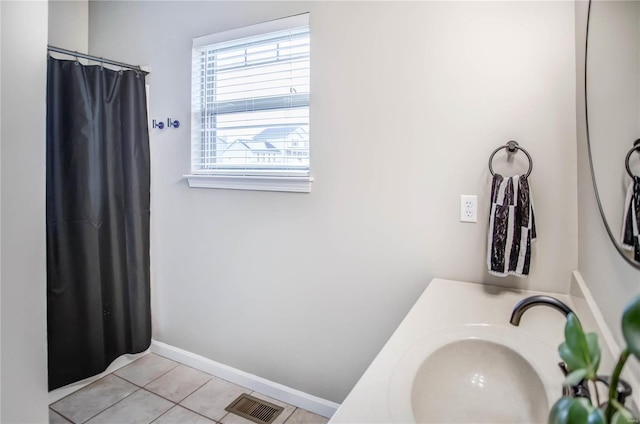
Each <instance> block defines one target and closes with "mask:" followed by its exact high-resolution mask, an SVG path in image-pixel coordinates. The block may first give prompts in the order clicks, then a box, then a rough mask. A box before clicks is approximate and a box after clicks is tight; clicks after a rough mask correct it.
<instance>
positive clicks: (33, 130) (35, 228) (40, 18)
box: [0, 1, 48, 423]
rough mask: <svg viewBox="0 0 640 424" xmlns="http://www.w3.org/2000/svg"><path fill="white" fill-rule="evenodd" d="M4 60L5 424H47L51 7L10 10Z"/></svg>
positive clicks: (0, 178)
mask: <svg viewBox="0 0 640 424" xmlns="http://www.w3.org/2000/svg"><path fill="white" fill-rule="evenodd" d="M1 20H2V21H1V25H0V27H1V32H2V36H1V37H0V38H1V43H2V46H1V48H0V52H1V53H0V55H1V57H2V59H1V62H2V73H1V81H0V86H1V87H2V88H1V91H2V102H1V103H2V106H1V109H2V118H1V124H0V128H1V129H0V132H1V136H0V137H1V139H2V145H1V147H0V158H1V159H0V200H1V203H2V210H1V213H0V232H1V234H2V241H1V243H0V262H1V263H2V269H1V270H0V281H1V284H2V286H1V291H2V300H1V303H2V307H1V314H2V315H1V317H0V322H1V330H0V334H1V335H2V336H1V342H2V348H1V352H2V353H1V362H0V372H1V376H2V378H1V384H0V386H1V398H0V403H1V404H2V416H1V417H0V421H1V422H3V423H45V422H47V421H48V415H47V359H46V263H45V85H46V65H47V64H46V54H47V52H46V49H47V2H17V1H16V2H13V1H3V2H2V16H1Z"/></svg>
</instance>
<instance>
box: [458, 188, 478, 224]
mask: <svg viewBox="0 0 640 424" xmlns="http://www.w3.org/2000/svg"><path fill="white" fill-rule="evenodd" d="M460 222H478V196H476V195H475V194H461V195H460Z"/></svg>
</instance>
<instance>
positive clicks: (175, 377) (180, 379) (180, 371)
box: [145, 365, 213, 403]
mask: <svg viewBox="0 0 640 424" xmlns="http://www.w3.org/2000/svg"><path fill="white" fill-rule="evenodd" d="M211 378H213V377H212V376H211V375H209V374H206V373H203V372H202V371H198V370H196V369H193V368H191V367H187V366H184V365H178V366H177V367H175V368H174V369H172V370H171V371H169V372H168V373H166V374H165V375H163V376H162V377H160V378H158V379H156V380H154V381H152V382H151V383H149V384H147V385H146V386H145V389H147V390H149V391H150V392H153V393H155V394H157V395H160V396H162V397H163V398H166V399H169V400H170V401H173V402H176V403H178V402H181V401H182V400H184V398H186V397H187V396H189V395H190V394H191V393H193V392H195V391H196V390H197V389H199V388H200V387H201V386H202V385H203V384H204V383H206V382H207V381H209V380H211Z"/></svg>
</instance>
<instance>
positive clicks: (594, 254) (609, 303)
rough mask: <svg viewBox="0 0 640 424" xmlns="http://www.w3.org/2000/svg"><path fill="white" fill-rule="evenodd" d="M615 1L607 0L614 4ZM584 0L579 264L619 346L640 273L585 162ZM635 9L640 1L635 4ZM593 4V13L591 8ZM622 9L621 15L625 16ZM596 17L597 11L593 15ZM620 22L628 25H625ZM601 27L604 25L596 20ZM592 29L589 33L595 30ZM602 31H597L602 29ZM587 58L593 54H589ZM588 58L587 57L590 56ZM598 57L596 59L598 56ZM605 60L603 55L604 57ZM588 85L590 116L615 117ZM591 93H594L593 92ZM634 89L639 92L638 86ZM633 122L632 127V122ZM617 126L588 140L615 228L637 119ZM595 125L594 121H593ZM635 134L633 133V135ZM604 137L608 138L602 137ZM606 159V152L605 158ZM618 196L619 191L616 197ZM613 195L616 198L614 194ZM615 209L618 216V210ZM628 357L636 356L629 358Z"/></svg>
mask: <svg viewBox="0 0 640 424" xmlns="http://www.w3.org/2000/svg"><path fill="white" fill-rule="evenodd" d="M614 3H618V2H611V4H612V5H613V4H614ZM619 3H620V4H621V5H624V7H625V8H626V7H630V6H633V5H634V3H635V2H619ZM587 6H588V4H587V2H586V1H577V2H576V3H575V7H576V13H575V16H576V26H575V28H576V72H577V73H576V75H577V77H576V87H577V96H576V111H577V135H578V137H577V142H578V224H579V225H578V240H579V244H578V270H579V271H580V273H581V274H582V277H583V278H584V280H585V281H586V283H587V284H588V286H589V289H590V290H591V292H592V294H593V296H594V297H595V299H596V300H597V302H598V306H599V307H600V309H601V311H602V314H603V316H604V318H605V320H606V322H607V325H608V326H609V328H610V329H611V330H612V332H613V335H614V337H615V338H616V340H617V342H618V344H619V345H620V346H623V345H624V340H623V337H622V332H621V328H620V317H621V315H622V311H623V309H624V307H625V306H626V304H627V303H629V301H630V300H631V299H632V298H633V297H634V296H636V295H637V294H638V293H639V292H640V274H639V273H638V271H637V270H635V269H634V268H632V267H631V266H629V265H628V264H627V263H625V262H624V260H623V259H622V258H621V257H620V256H619V255H618V253H617V252H616V251H615V250H614V247H613V246H612V245H611V241H610V240H609V238H608V236H607V234H606V232H605V229H604V226H603V224H602V221H601V218H600V214H599V212H598V209H597V205H596V200H595V195H594V191H593V187H592V184H591V174H590V171H589V162H588V157H587V144H586V142H587V140H586V123H585V109H584V98H585V93H584V60H585V54H584V53H585V52H584V46H585V34H586V22H587ZM635 7H636V9H638V4H636V5H635ZM595 11H596V10H595V9H594V13H595ZM628 17H629V16H628V15H627V16H626V17H625V16H624V15H623V16H621V18H628ZM597 18H599V17H597ZM624 22H626V23H627V24H628V25H627V26H625V24H624ZM636 25H637V20H635V21H634V20H629V19H620V20H618V21H617V24H616V25H614V26H612V31H611V36H619V35H623V34H624V35H628V34H629V33H634V32H635V34H637V33H638V27H637V26H636ZM600 28H602V27H601V26H600ZM595 35H596V33H592V36H595ZM600 35H601V34H600ZM629 45H632V44H631V43H629V42H628V41H627V42H626V43H625V42H612V43H611V46H610V49H613V46H618V48H621V49H623V48H625V47H626V46H629ZM627 53H628V55H627V56H628V58H629V59H631V58H633V52H627ZM635 54H636V57H635V63H636V64H637V63H638V56H637V55H638V54H640V52H635ZM591 58H595V56H593V54H592V55H591ZM591 58H590V59H591ZM598 62H600V61H598ZM602 62H605V61H602ZM596 64H597V65H598V66H603V67H604V66H605V65H606V63H596ZM602 71H603V69H599V68H598V67H595V68H591V67H590V74H589V78H590V81H592V78H593V79H599V81H602V82H606V84H609V85H610V87H609V88H608V90H610V91H616V90H618V89H619V87H621V86H622V88H623V91H625V90H624V88H625V87H635V89H634V90H630V89H628V90H627V92H632V91H635V90H636V89H637V86H638V80H634V81H629V80H628V79H625V78H622V77H621V76H620V74H616V77H615V78H606V76H605V75H603V74H602ZM592 91H593V93H592V92H591V91H590V112H589V113H590V116H591V118H593V119H594V121H596V119H597V121H598V124H600V123H601V122H602V121H603V120H606V121H609V122H617V119H618V118H619V117H618V116H617V115H616V114H617V113H616V111H618V110H619V109H618V107H619V106H620V105H613V107H609V110H608V111H607V109H606V108H600V109H597V108H596V106H597V103H598V100H599V99H598V98H597V97H596V96H597V95H598V92H597V91H595V90H592ZM592 94H593V96H592ZM634 95H638V93H637V92H635V93H634ZM633 99H634V98H633V97H632V96H631V97H630V98H628V100H629V101H630V103H629V104H627V105H626V106H624V107H622V109H623V110H637V108H638V105H637V103H636V102H637V98H635V100H633ZM607 112H608V113H610V114H614V116H608V113H607ZM622 125H626V126H627V128H621V126H622ZM630 126H631V127H630ZM617 127H618V128H617V130H619V131H621V132H622V133H623V134H625V132H626V134H627V135H626V136H620V134H612V136H611V137H606V138H605V139H604V140H603V137H605V136H604V135H603V134H599V133H596V134H593V136H594V137H592V144H593V145H594V155H599V156H597V157H596V159H597V160H598V162H597V165H599V166H600V167H599V168H596V172H597V173H596V176H597V180H598V186H599V189H600V191H601V192H602V200H603V203H604V204H605V207H606V210H607V215H608V218H609V219H610V224H611V226H612V227H613V228H614V229H615V231H616V232H617V231H619V229H620V228H621V221H622V205H621V204H622V203H623V202H624V197H623V193H624V190H625V189H626V184H624V185H623V184H622V181H623V180H624V181H626V182H628V180H627V179H626V172H625V171H624V162H623V160H624V156H625V154H626V151H627V150H628V149H629V148H630V147H631V141H632V140H633V135H632V134H634V133H635V134H637V130H638V128H637V122H634V121H633V120H632V119H631V120H626V123H624V121H619V122H618V123H617ZM596 129H597V127H596ZM636 137H637V136H636ZM605 140H606V142H605ZM607 150H608V151H610V152H617V164H616V165H613V164H612V163H609V166H610V167H609V169H608V170H607V169H603V168H602V166H603V165H604V163H603V161H602V155H603V154H605V153H607V152H606V151H607ZM605 159H606V158H605ZM637 167H638V164H635V167H634V169H637ZM616 196H617V197H616ZM616 198H617V200H616ZM616 215H617V216H616ZM630 362H634V361H633V360H631V361H630Z"/></svg>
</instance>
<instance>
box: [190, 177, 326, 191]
mask: <svg viewBox="0 0 640 424" xmlns="http://www.w3.org/2000/svg"><path fill="white" fill-rule="evenodd" d="M183 177H184V178H186V179H187V181H188V182H189V187H191V188H221V189H227V190H254V191H286V192H293V193H309V192H310V191H311V183H312V182H313V178H312V177H268V176H245V175H192V174H190V175H184V176H183Z"/></svg>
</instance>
